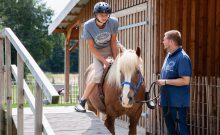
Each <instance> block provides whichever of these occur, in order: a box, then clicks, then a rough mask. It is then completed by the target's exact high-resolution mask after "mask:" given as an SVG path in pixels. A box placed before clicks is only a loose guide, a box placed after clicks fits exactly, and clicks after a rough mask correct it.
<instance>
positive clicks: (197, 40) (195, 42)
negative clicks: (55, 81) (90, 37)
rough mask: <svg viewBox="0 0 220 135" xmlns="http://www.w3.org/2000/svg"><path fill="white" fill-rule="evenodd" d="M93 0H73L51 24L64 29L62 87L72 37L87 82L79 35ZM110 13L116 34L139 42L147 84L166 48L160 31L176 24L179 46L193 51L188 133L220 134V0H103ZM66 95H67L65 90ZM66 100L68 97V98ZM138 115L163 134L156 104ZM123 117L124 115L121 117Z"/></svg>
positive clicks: (127, 42) (87, 56)
mask: <svg viewBox="0 0 220 135" xmlns="http://www.w3.org/2000/svg"><path fill="white" fill-rule="evenodd" d="M96 2H98V1H97V0H75V1H74V0H72V1H70V2H69V4H68V5H67V6H66V8H65V9H64V10H63V11H62V12H61V14H60V15H59V16H58V17H57V19H56V20H55V21H54V22H53V23H52V24H51V25H50V27H49V34H51V33H52V32H59V33H64V35H65V37H66V42H65V47H66V53H65V56H66V57H65V74H66V84H65V90H66V91H67V92H66V94H68V84H69V77H68V74H69V60H70V59H69V48H70V44H69V43H70V40H75V41H78V43H77V45H78V47H79V87H80V93H81V94H82V93H83V90H84V88H85V80H84V78H83V76H84V72H85V70H86V68H87V67H88V65H89V64H90V63H91V62H92V57H91V53H90V52H89V50H88V47H87V45H86V42H85V41H84V40H82V39H81V38H80V35H81V34H82V30H83V24H84V22H85V21H87V20H88V19H90V18H92V17H93V12H92V11H93V6H94V4H95V3H96ZM105 2H107V3H109V4H110V5H111V7H112V11H113V13H112V16H115V17H117V18H118V20H119V33H118V39H119V41H120V42H121V44H123V45H124V46H125V47H126V48H131V49H135V48H136V47H138V46H139V47H141V51H142V52H141V53H142V58H143V61H144V73H145V74H144V77H145V80H146V84H147V86H149V85H150V83H151V82H153V81H155V79H156V78H157V77H158V74H159V72H160V69H161V66H162V63H163V60H164V57H165V54H166V52H165V51H164V49H163V45H161V42H162V39H163V36H164V33H165V32H166V31H168V30H171V29H177V30H179V31H180V32H181V33H182V38H183V48H184V49H185V50H186V52H187V53H188V54H189V56H190V57H191V61H192V66H193V77H192V83H191V108H190V110H189V117H188V118H189V119H188V123H189V127H190V132H191V134H198V135H200V134H220V78H219V77H220V1H219V0H105ZM66 97H67V96H66ZM67 100H68V98H67ZM143 112H150V116H149V118H145V117H142V118H141V119H140V122H139V125H140V126H142V127H144V128H145V129H146V132H148V133H153V134H162V135H164V134H166V128H165V125H164V123H163V118H162V115H161V111H160V108H159V107H158V108H157V109H155V110H149V109H147V108H146V107H145V106H144V107H143ZM120 119H123V120H125V121H126V120H127V118H126V117H125V116H123V117H122V118H120Z"/></svg>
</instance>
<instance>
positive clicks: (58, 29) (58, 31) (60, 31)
mask: <svg viewBox="0 0 220 135" xmlns="http://www.w3.org/2000/svg"><path fill="white" fill-rule="evenodd" d="M54 32H57V33H66V30H65V29H61V28H56V29H55V30H54Z"/></svg>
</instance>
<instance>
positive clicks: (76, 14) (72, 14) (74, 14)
mask: <svg viewBox="0 0 220 135" xmlns="http://www.w3.org/2000/svg"><path fill="white" fill-rule="evenodd" d="M79 15H80V14H79V13H71V12H70V13H69V14H68V15H67V16H79Z"/></svg>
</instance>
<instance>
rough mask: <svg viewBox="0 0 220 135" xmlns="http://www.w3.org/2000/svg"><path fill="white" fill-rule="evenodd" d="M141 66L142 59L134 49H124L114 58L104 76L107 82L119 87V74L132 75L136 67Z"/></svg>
mask: <svg viewBox="0 0 220 135" xmlns="http://www.w3.org/2000/svg"><path fill="white" fill-rule="evenodd" d="M140 66H142V59H141V58H140V57H138V56H137V54H136V52H135V51H134V50H124V51H123V53H121V54H119V55H118V56H117V58H116V59H115V61H114V63H113V65H112V67H111V68H110V70H109V73H108V75H107V77H106V79H107V83H108V84H109V85H112V86H116V87H117V88H121V74H123V75H128V74H131V75H133V74H134V72H135V71H136V69H139V67H140Z"/></svg>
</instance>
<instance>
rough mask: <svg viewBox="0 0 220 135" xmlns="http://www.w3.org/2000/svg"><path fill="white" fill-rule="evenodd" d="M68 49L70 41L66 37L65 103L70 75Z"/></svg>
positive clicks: (67, 99)
mask: <svg viewBox="0 0 220 135" xmlns="http://www.w3.org/2000/svg"><path fill="white" fill-rule="evenodd" d="M69 48H70V40H69V38H68V36H67V37H66V40H65V69H64V72H65V85H64V90H65V93H64V100H65V102H68V101H69V74H70V52H69Z"/></svg>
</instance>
